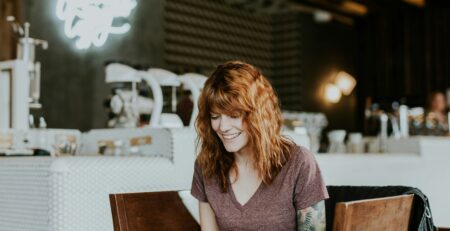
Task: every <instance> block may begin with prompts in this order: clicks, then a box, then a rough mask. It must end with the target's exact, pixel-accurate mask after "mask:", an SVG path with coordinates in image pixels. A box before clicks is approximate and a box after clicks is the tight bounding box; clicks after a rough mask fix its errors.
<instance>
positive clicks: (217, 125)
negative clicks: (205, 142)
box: [211, 120, 219, 132]
mask: <svg viewBox="0 0 450 231" xmlns="http://www.w3.org/2000/svg"><path fill="white" fill-rule="evenodd" d="M211 128H212V129H213V130H214V131H215V132H217V129H218V128H219V122H218V121H217V120H211Z"/></svg>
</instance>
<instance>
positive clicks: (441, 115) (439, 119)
mask: <svg viewBox="0 0 450 231" xmlns="http://www.w3.org/2000/svg"><path fill="white" fill-rule="evenodd" d="M425 127H426V128H427V129H428V130H429V134H431V135H447V134H448V119H447V102H446V100H445V95H444V94H443V93H442V92H440V91H434V92H432V93H431V94H430V95H429V96H428V105H427V111H426V116H425Z"/></svg>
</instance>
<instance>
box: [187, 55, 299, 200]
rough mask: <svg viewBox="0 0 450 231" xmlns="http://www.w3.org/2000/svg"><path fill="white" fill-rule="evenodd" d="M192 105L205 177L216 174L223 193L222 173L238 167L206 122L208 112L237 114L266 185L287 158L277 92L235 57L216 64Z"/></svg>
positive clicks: (225, 186) (224, 179)
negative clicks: (196, 113) (197, 112)
mask: <svg viewBox="0 0 450 231" xmlns="http://www.w3.org/2000/svg"><path fill="white" fill-rule="evenodd" d="M198 107H199V114H198V117H197V120H196V123H195V125H196V129H197V133H198V138H197V147H200V148H199V154H198V157H197V163H198V164H199V165H200V167H201V169H202V172H203V174H204V175H205V176H206V177H212V176H215V177H217V179H218V181H219V184H220V186H221V189H222V191H223V192H226V191H227V190H228V183H227V182H228V181H227V179H228V173H229V172H230V171H236V173H238V172H237V169H236V165H235V162H234V155H233V154H232V153H229V152H227V151H226V150H225V147H224V145H223V144H222V141H221V140H220V138H219V137H218V136H217V134H216V133H215V131H214V130H213V128H212V127H211V118H210V113H211V112H215V113H221V114H226V115H232V116H243V122H244V126H245V129H246V131H247V133H248V135H249V145H250V147H251V148H253V153H254V156H253V159H254V161H255V162H254V164H255V166H254V167H255V169H257V171H258V173H259V176H260V177H261V179H262V181H263V182H264V183H265V184H270V183H271V182H272V180H273V178H274V177H275V176H276V175H277V174H278V172H279V171H280V170H281V168H282V167H283V165H284V164H285V162H286V161H287V160H289V159H290V157H291V152H290V148H291V146H292V144H293V142H292V141H291V140H289V139H288V138H286V137H284V136H282V135H281V126H282V123H283V119H282V116H281V110H280V107H279V103H278V97H277V96H276V94H275V92H274V90H273V88H272V86H271V84H270V83H269V81H268V80H267V79H266V78H265V77H264V76H263V75H262V74H261V72H260V71H259V70H258V69H256V68H255V67H253V66H252V65H250V64H247V63H243V62H239V61H230V62H226V63H224V64H222V65H219V66H218V67H217V68H216V70H215V71H214V72H213V73H212V74H211V76H210V77H209V78H208V80H207V81H206V83H205V86H204V88H203V90H202V93H201V95H200V98H199V101H198Z"/></svg>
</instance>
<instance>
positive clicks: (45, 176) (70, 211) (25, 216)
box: [0, 129, 195, 231]
mask: <svg viewBox="0 0 450 231" xmlns="http://www.w3.org/2000/svg"><path fill="white" fill-rule="evenodd" d="M139 132H142V131H139ZM158 134H159V136H167V137H166V138H165V140H166V141H167V143H168V145H170V146H169V147H168V148H167V150H171V151H169V152H168V153H157V152H155V153H145V154H146V155H147V156H142V157H139V156H136V157H132V156H130V157H113V156H98V155H91V156H76V157H1V158H0V230H2V231H3V230H5V231H12V230H14V231H24V230H26V231H35V230H42V231H86V230H95V231H109V230H113V224H112V215H111V209H110V205H109V197H108V195H109V194H110V193H124V192H150V191H169V190H186V189H189V188H190V187H191V182H192V175H193V170H194V169H193V163H194V160H195V155H194V153H195V149H194V146H193V145H183V144H184V143H185V142H186V143H191V144H194V143H195V136H193V135H192V133H191V132H190V131H188V130H183V129H174V130H159V131H158ZM158 134H154V135H155V136H153V138H154V142H158V139H159V138H161V137H158ZM127 135H128V134H127ZM158 144H161V143H158ZM143 150H147V149H143ZM148 151H151V149H148Z"/></svg>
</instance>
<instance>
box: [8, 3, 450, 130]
mask: <svg viewBox="0 0 450 231" xmlns="http://www.w3.org/2000/svg"><path fill="white" fill-rule="evenodd" d="M0 2H1V8H0V9H1V11H0V26H1V27H0V28H1V30H0V47H1V49H0V59H1V60H8V59H12V58H14V57H16V42H17V38H18V36H15V33H14V31H13V29H12V27H11V26H9V25H8V22H7V21H6V19H5V18H6V16H8V15H13V16H15V17H16V20H17V21H18V22H21V23H23V22H29V23H30V24H31V27H30V36H32V37H34V38H40V39H44V40H46V41H48V44H49V47H48V49H47V50H43V49H36V60H38V61H39V62H40V63H41V99H40V101H41V103H42V105H43V107H42V108H41V109H39V110H33V113H34V114H36V115H38V116H41V115H42V116H44V117H45V119H46V120H47V124H48V126H49V127H54V128H74V129H79V130H82V131H86V130H89V129H92V128H102V127H106V123H107V121H108V107H105V106H104V104H105V102H104V101H105V98H107V96H108V94H109V93H110V91H111V89H110V86H109V85H108V84H107V83H106V82H105V65H106V64H107V63H108V62H116V61H117V62H122V63H126V64H128V65H131V66H134V67H138V68H139V67H140V68H149V67H159V68H165V69H167V70H171V71H173V72H175V73H185V72H197V73H202V74H204V75H208V74H209V73H210V71H211V70H212V69H213V68H214V67H215V66H216V65H217V64H220V63H222V62H224V61H227V60H234V59H239V60H243V61H246V62H249V63H252V64H254V65H255V66H257V67H259V68H260V69H262V71H263V73H264V74H265V75H266V76H267V77H268V78H269V79H270V80H271V82H272V83H273V85H274V86H275V88H276V91H277V93H278V95H279V97H280V100H281V106H282V108H283V109H284V110H295V111H309V112H323V113H324V114H325V115H326V117H327V119H328V121H329V123H328V127H327V128H326V129H330V130H331V129H345V130H347V131H350V132H352V131H358V132H364V131H366V133H368V132H369V131H368V130H367V129H368V128H367V123H365V114H364V113H365V109H367V108H370V107H371V106H372V105H373V104H375V106H377V107H380V108H382V109H384V110H386V111H389V110H392V104H393V103H394V104H395V102H398V103H399V104H407V105H408V106H411V107H412V106H425V104H426V99H427V95H428V94H429V93H430V92H432V91H435V90H441V91H445V90H446V89H447V88H448V87H450V77H449V76H450V73H449V72H450V68H449V66H450V65H448V63H449V62H450V60H449V56H450V46H449V42H448V41H450V40H449V36H450V34H449V33H450V26H449V23H450V10H449V8H448V3H446V2H445V1H437V0H428V1H425V0H257V1H249V0H189V1H188V0H152V1H137V7H135V8H133V9H132V10H130V12H129V15H128V17H121V16H118V17H115V18H114V19H113V20H114V23H115V24H118V25H120V24H123V23H128V24H129V25H130V29H129V31H128V32H126V33H124V34H110V35H109V36H108V38H107V41H106V42H105V43H104V45H103V46H100V47H97V46H94V45H92V46H90V47H88V48H83V49H79V48H78V47H77V46H76V38H69V37H67V36H66V35H65V32H64V30H65V29H64V28H65V26H66V27H67V25H65V24H68V22H65V21H64V20H61V19H60V18H58V17H57V13H56V9H57V2H58V1H57V0H39V1H37V0H1V1H0ZM61 2H66V4H69V3H68V2H70V1H62V0H61ZM94 2H95V1H94ZM98 2H99V3H98V4H101V1H98ZM77 22H78V21H76V20H74V21H73V23H72V24H73V25H75V24H76V23H77ZM80 24H81V23H80ZM73 25H72V26H73ZM338 71H345V72H346V73H348V74H350V75H351V76H352V77H353V78H354V79H355V80H356V87H355V88H354V90H353V91H352V92H351V93H350V94H349V95H344V96H342V97H341V98H340V100H338V101H337V102H335V103H331V102H329V100H327V99H326V98H325V93H324V87H325V86H326V84H327V83H329V82H331V81H332V80H333V78H334V76H335V73H336V72H338Z"/></svg>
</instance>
